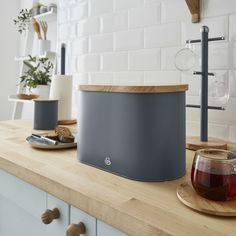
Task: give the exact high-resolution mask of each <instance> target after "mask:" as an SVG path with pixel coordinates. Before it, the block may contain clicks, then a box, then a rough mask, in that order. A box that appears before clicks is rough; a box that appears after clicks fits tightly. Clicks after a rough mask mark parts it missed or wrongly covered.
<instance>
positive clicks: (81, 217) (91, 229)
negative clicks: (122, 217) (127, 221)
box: [70, 206, 111, 236]
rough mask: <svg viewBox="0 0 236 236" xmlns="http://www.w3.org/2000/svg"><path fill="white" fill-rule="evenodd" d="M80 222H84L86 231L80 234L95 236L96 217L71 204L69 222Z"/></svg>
mask: <svg viewBox="0 0 236 236" xmlns="http://www.w3.org/2000/svg"><path fill="white" fill-rule="evenodd" d="M81 222H82V223H83V224H84V226H85V229H86V233H85V234H81V235H84V236H96V218H94V217H92V216H90V215H88V214H87V213H85V212H83V211H81V210H79V209H78V208H75V207H73V206H71V211H70V224H79V223H81ZM110 236H111V235H110Z"/></svg>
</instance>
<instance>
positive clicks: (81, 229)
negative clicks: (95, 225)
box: [66, 222, 86, 236]
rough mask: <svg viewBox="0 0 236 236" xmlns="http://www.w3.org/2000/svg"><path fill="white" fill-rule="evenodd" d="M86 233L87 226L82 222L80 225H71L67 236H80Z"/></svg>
mask: <svg viewBox="0 0 236 236" xmlns="http://www.w3.org/2000/svg"><path fill="white" fill-rule="evenodd" d="M85 232H86V228H85V225H84V224H83V223H82V222H80V223H79V224H71V225H69V226H68V227H67V230H66V236H80V235H81V234H85Z"/></svg>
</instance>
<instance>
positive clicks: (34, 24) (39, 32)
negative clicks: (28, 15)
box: [32, 18, 42, 39]
mask: <svg viewBox="0 0 236 236" xmlns="http://www.w3.org/2000/svg"><path fill="white" fill-rule="evenodd" d="M32 22H33V28H34V31H35V32H36V33H37V35H38V39H42V36H41V31H40V25H39V23H38V21H37V20H35V19H34V18H32Z"/></svg>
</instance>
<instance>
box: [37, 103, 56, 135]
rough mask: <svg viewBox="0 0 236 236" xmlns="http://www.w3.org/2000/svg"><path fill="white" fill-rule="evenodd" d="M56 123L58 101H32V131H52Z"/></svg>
mask: <svg viewBox="0 0 236 236" xmlns="http://www.w3.org/2000/svg"><path fill="white" fill-rule="evenodd" d="M57 122H58V100H40V99H36V100H34V125H33V126H34V129H38V130H52V129H55V128H56V126H57Z"/></svg>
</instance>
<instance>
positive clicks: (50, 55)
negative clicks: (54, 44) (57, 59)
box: [15, 52, 56, 61]
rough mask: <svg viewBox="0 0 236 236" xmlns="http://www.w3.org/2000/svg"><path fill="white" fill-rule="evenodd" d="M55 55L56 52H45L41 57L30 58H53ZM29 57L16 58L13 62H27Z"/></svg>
mask: <svg viewBox="0 0 236 236" xmlns="http://www.w3.org/2000/svg"><path fill="white" fill-rule="evenodd" d="M55 55H56V52H45V53H44V54H43V55H33V56H32V57H34V56H37V57H39V58H46V57H53V56H55ZM29 59H30V58H29V56H17V57H15V61H26V60H29Z"/></svg>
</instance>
